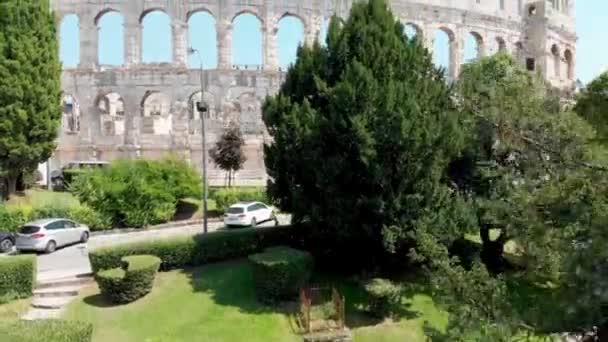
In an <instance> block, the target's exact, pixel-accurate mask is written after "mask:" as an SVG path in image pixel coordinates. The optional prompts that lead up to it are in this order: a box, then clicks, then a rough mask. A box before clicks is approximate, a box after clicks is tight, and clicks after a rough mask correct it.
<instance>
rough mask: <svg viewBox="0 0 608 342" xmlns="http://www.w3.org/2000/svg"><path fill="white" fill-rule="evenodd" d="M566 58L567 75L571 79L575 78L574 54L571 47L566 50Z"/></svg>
mask: <svg viewBox="0 0 608 342" xmlns="http://www.w3.org/2000/svg"><path fill="white" fill-rule="evenodd" d="M564 60H565V61H566V75H567V76H568V79H569V80H573V79H574V54H572V51H571V50H570V49H566V51H564Z"/></svg>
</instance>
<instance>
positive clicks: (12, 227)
mask: <svg viewBox="0 0 608 342" xmlns="http://www.w3.org/2000/svg"><path fill="white" fill-rule="evenodd" d="M30 218H31V210H28V209H25V208H9V207H6V206H4V205H1V204H0V230H2V231H8V232H17V231H18V230H19V228H20V227H21V226H22V225H23V224H24V223H26V222H27V221H29V219H30Z"/></svg>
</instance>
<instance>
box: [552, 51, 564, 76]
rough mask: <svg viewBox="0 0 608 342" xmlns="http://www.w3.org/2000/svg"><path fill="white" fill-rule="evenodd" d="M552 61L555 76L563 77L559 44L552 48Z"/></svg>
mask: <svg viewBox="0 0 608 342" xmlns="http://www.w3.org/2000/svg"><path fill="white" fill-rule="evenodd" d="M551 56H552V58H551V61H552V63H553V76H554V77H556V78H559V77H560V76H561V67H562V65H561V64H562V63H561V54H560V51H559V47H558V46H557V44H553V45H552V46H551Z"/></svg>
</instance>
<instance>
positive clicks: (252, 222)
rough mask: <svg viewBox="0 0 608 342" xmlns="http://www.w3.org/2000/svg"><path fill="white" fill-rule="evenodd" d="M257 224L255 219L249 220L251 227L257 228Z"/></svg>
mask: <svg viewBox="0 0 608 342" xmlns="http://www.w3.org/2000/svg"><path fill="white" fill-rule="evenodd" d="M257 224H258V222H257V221H256V220H255V217H254V218H252V219H251V227H254V228H255V226H257Z"/></svg>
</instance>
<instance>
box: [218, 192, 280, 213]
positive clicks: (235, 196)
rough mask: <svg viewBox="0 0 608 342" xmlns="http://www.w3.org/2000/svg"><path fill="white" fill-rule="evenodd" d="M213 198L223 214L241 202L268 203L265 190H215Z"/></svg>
mask: <svg viewBox="0 0 608 342" xmlns="http://www.w3.org/2000/svg"><path fill="white" fill-rule="evenodd" d="M212 198H213V199H215V203H216V205H217V209H218V210H219V211H221V212H225V211H226V209H228V208H229V207H230V206H231V205H233V204H235V203H237V202H241V201H243V202H245V201H247V202H249V201H255V202H265V203H266V202H268V196H266V189H265V188H222V189H217V190H214V191H213V197H212Z"/></svg>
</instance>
